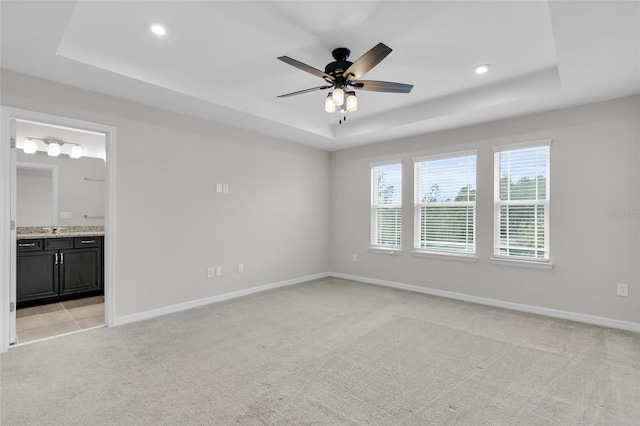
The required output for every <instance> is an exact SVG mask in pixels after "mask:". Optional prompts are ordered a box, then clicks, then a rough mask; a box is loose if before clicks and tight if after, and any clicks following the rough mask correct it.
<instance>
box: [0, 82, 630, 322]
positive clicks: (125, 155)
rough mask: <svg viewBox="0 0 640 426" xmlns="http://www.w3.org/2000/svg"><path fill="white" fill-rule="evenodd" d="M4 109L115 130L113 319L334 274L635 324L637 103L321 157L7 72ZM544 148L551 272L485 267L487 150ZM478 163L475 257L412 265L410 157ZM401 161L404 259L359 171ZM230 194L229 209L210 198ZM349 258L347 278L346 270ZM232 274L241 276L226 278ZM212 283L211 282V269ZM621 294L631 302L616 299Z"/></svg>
mask: <svg viewBox="0 0 640 426" xmlns="http://www.w3.org/2000/svg"><path fill="white" fill-rule="evenodd" d="M1 77H2V81H1V83H2V103H3V105H7V106H12V107H16V108H23V109H27V110H33V111H39V112H44V113H49V114H54V115H60V116H64V117H72V118H76V119H81V120H87V121H93V122H97V123H102V124H106V125H111V126H114V127H116V128H117V130H118V139H117V140H118V149H117V178H118V180H117V200H116V201H117V246H116V252H117V272H116V287H117V312H116V315H117V316H124V315H129V314H135V313H140V312H144V311H147V310H150V309H154V308H161V307H165V306H170V305H174V304H178V303H181V302H187V301H192V300H196V299H201V298H206V297H210V296H215V295H219V294H224V293H228V292H231V291H235V290H242V289H246V288H250V287H255V286H258V285H263V284H269V283H273V282H278V281H283V280H288V279H294V278H299V277H304V276H308V275H312V274H318V273H324V272H327V271H334V272H338V273H343V274H351V275H357V276H362V277H369V278H376V279H379V280H387V281H394V282H399V283H405V284H412V285H418V286H424V287H429V288H434V289H441V290H448V291H453V292H459V293H464V294H468V295H474V296H479V297H487V298H492V299H497V300H503V301H508V302H514V303H522V304H527V305H534V306H539V307H543V308H552V309H560V310H566V311H571V312H577V313H584V314H589V315H596V316H601V317H606V318H612V319H618V320H622V321H631V322H636V323H638V322H640V303H639V295H640V285H639V282H640V270H639V269H640V266H639V264H640V224H639V221H640V218H638V216H624V217H612V216H607V215H606V213H605V212H606V210H615V209H618V210H621V211H622V210H633V209H638V208H639V195H640V175H639V172H638V170H639V169H640V167H639V166H640V149H639V145H640V143H639V140H638V135H640V129H639V127H638V124H637V118H638V116H639V114H640V97H638V96H636V97H633V98H625V99H620V100H615V101H610V102H603V103H598V104H593V105H588V106H583V107H578V108H571V109H567V110H563V111H557V112H552V113H545V114H540V115H533V116H528V117H523V118H519V119H512V120H507V121H503V122H497V123H492V124H487V125H481V126H474V127H469V128H463V129H458V130H454V131H449V132H442V133H437V134H431V135H424V136H420V137H415V138H410V139H405V140H398V141H392V142H388V143H382V144H376V145H370V146H366V147H361V148H355V149H351V150H345V151H340V152H334V153H332V154H328V153H326V152H322V151H318V150H315V149H311V148H308V147H304V146H301V145H297V144H294V143H291V142H287V141H282V140H278V139H274V138H270V137H267V136H263V135H258V134H255V133H251V132H246V131H242V130H238V129H234V128H230V127H227V126H223V125H218V124H215V123H211V122H206V121H203V120H198V119H194V118H189V117H185V116H182V115H179V114H175V113H171V112H167V111H161V110H157V109H153V108H150V107H147V106H143V105H140V104H135V103H131V102H127V101H124V100H121V99H116V98H113V97H109V96H104V95H100V94H96V93H94V92H89V91H85V90H80V89H76V88H72V87H69V86H66V85H61V84H57V83H52V82H49V81H45V80H41V79H37V78H32V77H28V76H24V75H21V74H18V73H14V72H11V71H6V70H3V72H2V76H1ZM544 138H552V139H553V145H552V147H551V213H550V214H551V259H552V261H553V263H554V268H553V269H552V270H537V269H536V270H533V269H523V268H514V267H508V266H501V265H494V264H491V263H490V262H489V258H490V256H491V254H492V244H493V241H492V238H493V234H492V229H493V215H492V212H493V207H492V194H493V188H492V185H493V162H492V161H493V157H492V146H494V145H505V144H510V143H517V142H525V141H530V140H536V139H544ZM466 149H477V150H478V178H477V191H478V201H477V212H478V213H477V247H478V255H479V261H478V262H477V263H465V262H456V261H445V260H435V259H425V258H414V257H413V256H411V253H410V248H411V246H412V242H411V238H412V232H411V230H412V227H413V218H412V208H411V201H412V199H413V194H412V180H413V174H412V163H411V158H412V157H413V156H420V155H429V154H435V153H445V152H453V151H460V150H466ZM395 158H402V160H403V161H404V194H403V195H404V200H405V207H406V208H405V212H404V216H403V220H404V243H405V247H404V248H405V250H404V253H403V254H402V255H400V256H396V255H394V256H390V255H386V254H373V253H369V252H368V251H367V247H368V245H369V191H370V186H369V185H370V182H369V176H370V175H369V163H370V162H372V161H381V160H386V159H395ZM216 183H227V184H229V187H230V193H229V194H216V192H215V184H216ZM353 254H357V255H358V257H359V260H358V262H352V260H351V256H352V255H353ZM238 262H242V263H244V265H245V272H244V273H243V274H237V273H236V272H235V266H236V264H237V263H238ZM216 265H222V266H223V267H224V275H223V276H222V277H218V278H213V279H207V278H206V277H205V269H206V267H207V266H216ZM619 282H620V283H627V284H629V294H630V296H629V297H627V298H622V297H617V296H616V294H615V287H616V283H619Z"/></svg>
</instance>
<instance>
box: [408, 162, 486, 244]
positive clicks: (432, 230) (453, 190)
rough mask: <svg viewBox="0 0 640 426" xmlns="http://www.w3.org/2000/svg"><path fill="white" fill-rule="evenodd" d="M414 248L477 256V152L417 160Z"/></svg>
mask: <svg viewBox="0 0 640 426" xmlns="http://www.w3.org/2000/svg"><path fill="white" fill-rule="evenodd" d="M413 161H414V163H415V164H414V170H415V182H416V183H415V196H414V205H415V235H414V249H415V250H416V251H425V252H433V253H442V254H462V255H465V256H470V255H474V254H475V252H476V248H475V218H476V153H475V151H469V152H460V153H455V154H447V155H446V156H433V157H422V158H414V160H413Z"/></svg>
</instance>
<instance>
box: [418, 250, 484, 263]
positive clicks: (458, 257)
mask: <svg viewBox="0 0 640 426" xmlns="http://www.w3.org/2000/svg"><path fill="white" fill-rule="evenodd" d="M411 254H412V255H413V256H415V257H426V258H429V259H441V260H453V261H460V262H477V261H478V256H476V255H466V254H456V253H451V254H448V253H447V254H444V253H434V252H429V251H421V250H412V251H411Z"/></svg>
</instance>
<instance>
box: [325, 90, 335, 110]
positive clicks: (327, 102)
mask: <svg viewBox="0 0 640 426" xmlns="http://www.w3.org/2000/svg"><path fill="white" fill-rule="evenodd" d="M324 110H325V111H327V112H334V111H335V110H336V104H335V103H333V96H332V94H331V93H329V94H328V95H327V98H326V99H325V100H324Z"/></svg>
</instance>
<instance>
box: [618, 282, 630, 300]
mask: <svg viewBox="0 0 640 426" xmlns="http://www.w3.org/2000/svg"><path fill="white" fill-rule="evenodd" d="M618 296H622V297H627V296H629V286H628V285H626V284H618Z"/></svg>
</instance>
